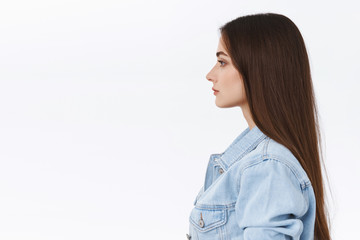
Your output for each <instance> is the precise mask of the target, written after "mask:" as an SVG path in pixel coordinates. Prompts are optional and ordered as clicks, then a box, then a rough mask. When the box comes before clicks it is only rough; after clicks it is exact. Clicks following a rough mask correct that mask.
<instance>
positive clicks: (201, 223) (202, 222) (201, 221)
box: [199, 219, 205, 228]
mask: <svg viewBox="0 0 360 240" xmlns="http://www.w3.org/2000/svg"><path fill="white" fill-rule="evenodd" d="M199 225H200V227H201V228H203V227H204V225H205V224H204V220H202V219H200V220H199Z"/></svg>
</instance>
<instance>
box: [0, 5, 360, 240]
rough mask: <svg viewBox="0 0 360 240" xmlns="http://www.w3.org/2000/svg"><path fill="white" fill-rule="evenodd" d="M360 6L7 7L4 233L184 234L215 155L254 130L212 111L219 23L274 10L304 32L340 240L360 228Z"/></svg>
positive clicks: (0, 213)
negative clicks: (212, 73) (212, 72)
mask: <svg viewBox="0 0 360 240" xmlns="http://www.w3.org/2000/svg"><path fill="white" fill-rule="evenodd" d="M359 10H360V8H359V5H358V3H357V2H356V1H355V0H354V1H341V2H340V1H285V0H284V1H265V0H264V1H254V0H252V1H226V0H223V1H209V0H207V1H205V0H202V1H190V0H182V1H179V0H178V1H170V0H163V1H145V0H143V1H140V0H136V1H106V0H103V1H99V0H97V1H90V0H87V1H85V0H71V1H69V0H61V1H45V0H43V1H40V0H35V1H25V0H22V1H18V0H15V1H1V3H0V239H4V240H5V239H6V240H15V239H16V240H20V239H21V240H23V239H26V240H30V239H36V240H45V239H54V240H57V239H66V240H73V239H74V240H75V239H76V240H79V239H86V240H93V239H109V240H110V239H164V240H165V239H166V240H168V239H179V240H181V239H186V236H185V234H186V233H187V232H188V224H189V222H188V218H189V214H190V211H191V209H192V207H193V205H192V204H193V201H194V199H195V197H196V194H197V193H198V191H199V189H200V187H201V186H202V184H203V181H204V179H205V170H206V166H207V162H208V159H209V156H210V154H212V153H220V152H222V151H223V150H225V148H226V147H227V146H228V145H229V144H230V143H231V142H232V141H233V139H234V138H235V137H236V136H237V135H238V134H239V133H240V132H241V131H242V130H244V129H245V128H246V127H247V123H246V121H245V119H244V118H243V115H242V112H241V109H240V108H230V109H220V108H218V107H216V105H215V96H214V95H213V92H212V90H211V88H212V83H210V82H209V81H208V80H207V79H206V78H205V76H206V74H207V73H208V71H210V69H211V68H212V66H213V65H214V64H216V56H215V52H216V49H217V44H218V38H219V32H218V28H219V27H220V26H221V25H223V24H225V23H226V22H227V21H230V20H232V19H234V18H236V17H239V16H241V15H246V14H252V13H260V12H275V13H280V14H284V15H286V16H288V17H289V18H290V19H292V20H293V21H294V23H295V24H296V25H297V26H298V28H299V29H300V31H301V33H302V34H303V37H304V40H305V43H306V46H307V49H308V52H309V58H310V62H311V70H312V77H313V83H314V88H315V94H316V98H317V102H318V106H319V111H320V120H321V124H322V126H321V127H322V132H323V138H324V143H323V144H324V157H325V162H326V167H327V170H328V175H329V180H330V185H331V191H332V197H331V195H329V193H328V195H329V202H330V215H331V218H332V234H333V237H334V239H354V238H355V236H358V233H357V230H358V229H359V227H358V224H359V221H358V216H359V215H360V206H359V202H360V193H359V190H360V188H359V183H360V175H359V172H360V162H359V161H360V158H359V155H358V152H357V150H358V149H359V146H360V145H359V143H360V137H359V136H360V130H359V122H360V108H359V103H360V97H359V87H360V83H359V80H360V79H359V72H358V69H359V68H358V67H359V54H360V47H359V42H360V34H359V30H358V29H359V25H360V16H359Z"/></svg>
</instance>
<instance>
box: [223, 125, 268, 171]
mask: <svg viewBox="0 0 360 240" xmlns="http://www.w3.org/2000/svg"><path fill="white" fill-rule="evenodd" d="M265 138H268V137H267V136H266V135H265V134H264V133H263V132H261V131H260V129H259V128H258V127H257V126H256V125H255V126H254V127H253V128H252V129H250V127H247V128H246V129H245V130H243V131H242V132H241V133H240V134H239V135H238V136H237V137H236V138H235V140H234V141H233V142H232V143H231V144H230V146H229V147H227V149H226V150H225V151H224V152H223V153H221V154H220V158H219V159H218V162H219V163H220V164H221V165H222V167H223V168H224V170H228V168H229V167H230V166H231V165H233V164H234V163H235V162H236V161H238V160H240V159H241V158H243V157H244V156H245V155H246V154H247V153H249V152H250V151H251V150H253V149H254V148H256V146H257V145H258V144H259V143H260V142H261V141H262V140H264V139H265Z"/></svg>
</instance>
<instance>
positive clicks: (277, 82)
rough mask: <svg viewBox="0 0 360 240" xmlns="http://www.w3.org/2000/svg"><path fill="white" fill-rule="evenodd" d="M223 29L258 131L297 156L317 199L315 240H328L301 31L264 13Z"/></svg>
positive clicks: (319, 152)
mask: <svg viewBox="0 0 360 240" xmlns="http://www.w3.org/2000/svg"><path fill="white" fill-rule="evenodd" d="M219 30H220V33H221V36H222V38H223V41H224V44H225V48H226V50H227V51H228V53H229V54H230V57H231V60H232V62H233V64H234V66H235V67H236V68H237V70H238V71H239V73H240V74H241V76H242V78H243V81H244V88H245V92H246V98H247V101H248V104H249V108H250V113H251V115H252V119H253V121H254V122H255V124H256V126H257V127H258V128H259V129H260V130H261V131H262V132H263V133H265V134H266V135H267V136H269V137H270V138H272V139H274V140H275V141H277V142H279V143H280V144H283V145H284V146H285V147H287V148H288V149H289V150H290V151H291V152H292V153H293V154H294V156H295V157H296V158H297V159H298V160H299V162H300V164H301V165H302V167H303V168H304V170H305V171H306V173H307V175H308V177H309V179H310V181H311V183H312V186H313V189H314V193H315V198H316V219H315V230H314V238H315V239H319V240H330V239H331V236H330V230H329V229H330V224H329V221H330V220H329V216H328V211H327V205H326V203H325V196H324V193H325V188H324V184H323V179H322V169H321V164H320V163H321V162H320V159H321V161H322V163H323V156H322V146H321V134H320V127H319V117H318V109H317V103H316V99H315V94H314V90H313V85H312V79H311V73H310V64H309V59H308V54H307V50H306V47H305V43H304V39H303V37H302V35H301V34H300V31H299V29H298V28H297V27H296V25H295V24H294V23H293V22H292V21H291V20H290V19H289V18H288V17H286V16H283V15H281V14H275V13H261V14H252V15H246V16H241V17H239V18H236V19H234V20H232V21H230V22H228V23H226V24H225V25H223V26H221V27H220V29H219ZM323 165H324V163H323ZM323 168H324V170H326V169H325V166H323Z"/></svg>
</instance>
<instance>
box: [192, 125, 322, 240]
mask: <svg viewBox="0 0 360 240" xmlns="http://www.w3.org/2000/svg"><path fill="white" fill-rule="evenodd" d="M315 203H316V202H315V195H314V191H313V187H312V185H311V182H310V180H309V178H308V176H307V174H306V172H305V171H304V169H303V168H302V166H301V165H300V163H299V162H298V160H297V159H296V158H295V157H294V155H293V154H292V153H291V151H289V150H288V149H287V148H286V147H285V146H284V145H282V144H280V143H278V142H276V141H275V140H273V139H271V138H269V137H268V136H266V135H265V134H264V133H262V132H261V131H260V129H259V128H258V127H257V126H254V127H253V128H252V129H249V127H248V128H246V129H245V130H244V131H243V132H242V133H241V134H240V135H239V136H238V137H237V138H236V139H235V140H234V141H233V142H232V143H231V145H230V146H229V147H228V148H227V149H226V150H225V151H224V152H222V153H215V154H211V155H210V159H209V163H208V167H207V170H206V174H205V182H204V185H203V186H202V187H201V189H200V191H199V193H198V195H197V196H196V199H195V201H194V207H193V208H192V211H191V213H190V216H189V221H190V223H189V233H188V234H186V236H187V238H188V239H191V240H198V239H199V240H215V239H216V240H220V239H221V240H242V239H246V240H267V239H271V240H275V239H279V240H280V239H281V240H285V239H301V240H310V239H311V240H312V239H314V225H315V210H316V208H315V207H316V204H315Z"/></svg>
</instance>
